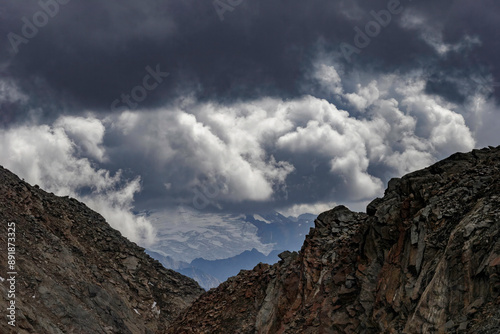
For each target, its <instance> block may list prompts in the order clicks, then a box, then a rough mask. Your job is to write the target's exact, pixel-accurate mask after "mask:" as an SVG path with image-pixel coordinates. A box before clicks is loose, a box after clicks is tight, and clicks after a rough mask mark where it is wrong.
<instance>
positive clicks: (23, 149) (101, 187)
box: [0, 117, 154, 244]
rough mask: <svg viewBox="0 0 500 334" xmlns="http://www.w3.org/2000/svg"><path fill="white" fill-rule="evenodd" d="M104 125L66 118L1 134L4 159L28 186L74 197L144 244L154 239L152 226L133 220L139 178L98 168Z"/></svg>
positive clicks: (13, 129) (102, 151)
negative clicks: (53, 122) (130, 177)
mask: <svg viewBox="0 0 500 334" xmlns="http://www.w3.org/2000/svg"><path fill="white" fill-rule="evenodd" d="M103 135H104V127H103V125H102V123H101V122H100V121H99V120H97V119H95V118H72V117H62V118H60V119H59V120H58V121H57V122H56V123H55V124H54V125H53V126H47V125H32V126H19V127H13V128H10V129H8V130H0V161H2V164H4V166H5V167H6V168H8V169H10V170H12V171H14V172H15V173H17V174H18V175H19V176H20V177H22V178H24V179H25V180H26V181H27V182H30V183H32V184H38V185H39V186H40V187H42V188H43V189H45V190H47V191H50V192H54V193H55V194H56V195H59V196H72V197H75V198H77V199H79V200H81V201H83V202H84V203H86V204H87V205H88V206H89V207H90V208H92V209H94V210H96V211H98V212H99V213H101V214H102V215H103V216H104V217H105V218H106V219H107V221H108V222H109V223H110V224H111V226H113V227H114V228H116V229H118V230H119V231H121V232H122V234H123V235H124V236H126V237H127V238H129V239H130V240H132V241H135V242H138V243H140V244H149V243H151V242H153V241H154V231H153V228H152V226H151V224H150V223H149V222H148V221H147V220H146V219H145V218H142V217H135V216H134V215H133V214H132V212H131V209H132V208H133V206H132V203H133V199H134V194H135V193H137V192H139V191H140V189H141V185H140V177H137V178H135V179H133V180H124V179H123V178H122V175H121V171H117V172H116V173H114V174H112V173H110V172H109V171H107V170H105V169H101V168H98V167H96V166H95V164H94V163H93V162H92V160H90V159H95V160H97V161H102V159H103V157H104V154H105V152H104V151H105V150H104V147H103V146H102V139H103Z"/></svg>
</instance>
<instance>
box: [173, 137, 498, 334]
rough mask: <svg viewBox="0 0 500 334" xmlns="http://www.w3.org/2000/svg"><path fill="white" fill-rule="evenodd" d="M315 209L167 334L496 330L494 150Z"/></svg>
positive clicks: (458, 156)
mask: <svg viewBox="0 0 500 334" xmlns="http://www.w3.org/2000/svg"><path fill="white" fill-rule="evenodd" d="M367 212H368V214H364V213H354V212H351V211H349V210H348V209H347V208H345V207H342V206H340V207H336V208H335V209H333V210H331V211H328V212H325V213H322V214H321V215H319V217H318V218H317V220H316V227H315V228H314V229H311V232H310V233H309V235H308V236H307V238H306V240H305V242H304V245H303V247H302V249H301V251H300V252H299V253H286V254H283V255H282V260H281V261H280V262H279V263H278V264H276V265H273V266H268V265H259V266H257V267H256V268H255V269H254V270H252V271H242V272H241V273H240V274H239V275H238V276H236V277H233V278H231V279H229V280H228V281H227V282H225V283H223V284H222V285H221V286H219V287H218V288H217V289H213V290H211V291H209V292H208V293H206V294H204V295H202V296H201V297H200V298H199V299H198V300H197V301H196V302H195V303H194V304H193V305H192V306H191V307H190V308H188V309H187V310H186V311H185V312H183V313H182V314H181V315H180V317H179V318H178V319H177V320H176V321H175V323H174V324H173V326H171V327H170V328H169V330H168V331H167V332H168V333H175V334H178V333H273V334H274V333H455V332H458V333H461V332H462V333H497V332H498V329H499V328H500V295H499V293H500V147H498V148H490V149H483V150H475V151H473V152H471V153H468V154H455V155H453V156H451V157H450V158H448V159H446V160H444V161H442V162H439V163H437V164H435V165H433V166H431V167H429V168H426V169H424V170H421V171H418V172H415V173H411V174H409V175H407V176H405V177H403V178H401V179H393V180H391V182H389V187H388V189H387V190H386V193H385V196H384V197H383V198H382V199H376V200H375V201H373V202H372V203H371V204H370V205H369V206H368V208H367Z"/></svg>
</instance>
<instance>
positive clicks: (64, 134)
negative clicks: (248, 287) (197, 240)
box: [0, 0, 500, 243]
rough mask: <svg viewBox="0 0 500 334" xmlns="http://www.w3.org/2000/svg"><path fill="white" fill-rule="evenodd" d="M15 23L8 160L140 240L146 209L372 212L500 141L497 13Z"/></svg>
mask: <svg viewBox="0 0 500 334" xmlns="http://www.w3.org/2000/svg"><path fill="white" fill-rule="evenodd" d="M0 19H1V20H0V36H1V38H2V40H1V43H2V44H1V48H0V165H3V166H5V167H6V168H9V169H10V170H11V171H13V172H14V173H16V174H18V175H19V176H20V177H22V178H24V179H26V180H27V181H28V182H31V183H34V184H39V185H40V186H41V187H43V188H44V189H46V190H48V191H52V192H54V193H56V194H58V195H70V196H73V197H76V198H78V199H81V200H83V201H84V202H85V203H86V204H87V205H89V206H90V207H91V208H93V209H95V210H97V211H99V212H100V213H102V214H103V215H104V216H105V218H106V219H108V221H110V223H111V225H112V226H114V227H116V228H118V229H119V230H120V231H121V232H122V233H123V234H124V235H125V236H127V237H129V238H130V239H132V240H133V241H138V242H142V243H147V242H149V241H150V240H152V239H153V238H154V234H155V231H154V227H153V226H152V225H151V223H150V222H149V221H148V219H147V216H145V215H140V216H138V215H135V214H134V213H137V212H139V211H144V210H167V211H168V210H170V211H172V212H174V211H176V210H178V209H179V207H190V208H191V209H193V210H198V211H200V212H218V213H252V212H263V211H268V210H278V211H279V212H282V213H284V214H287V215H298V214H301V213H305V212H312V213H315V214H317V213H320V212H322V211H324V210H327V209H329V208H331V207H333V206H334V205H336V204H345V205H347V206H349V207H350V208H353V209H355V210H363V209H364V207H365V205H366V203H368V202H369V201H370V200H372V199H373V198H375V197H377V196H382V195H383V192H384V189H385V186H386V184H387V181H388V180H389V179H390V178H392V177H399V176H402V175H404V174H405V173H408V172H411V171H414V170H417V169H420V168H423V167H426V166H429V165H430V164H432V163H433V162H436V161H438V160H440V159H443V158H445V157H447V156H449V155H451V154H453V153H455V152H457V151H462V152H466V151H470V150H472V149H474V148H481V147H484V146H488V145H492V146H497V145H499V144H500V135H499V132H498V129H499V128H500V120H499V119H500V117H499V116H500V107H499V99H500V68H499V66H498V59H500V45H499V43H500V36H499V35H500V3H499V2H498V1H493V0H478V1H466V0H455V1H444V0H433V1H426V0H419V1H417V0H414V1H411V0H401V1H398V0H380V1H379V0H375V1H374V0H370V1H368V0H358V1H356V0H349V1H348V0H315V1H310V2H305V1H298V0H287V1H283V0H276V1H269V0H215V1H203V2H202V1H194V0H182V1H180V0H162V1H155V0H148V1H138V0H120V1H117V0H115V1H97V0H87V1H82V0H40V1H33V0H25V1H17V0H4V1H2V2H1V3H0ZM148 240H149V241H148Z"/></svg>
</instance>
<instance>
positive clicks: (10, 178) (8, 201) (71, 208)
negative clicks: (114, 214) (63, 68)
mask: <svg viewBox="0 0 500 334" xmlns="http://www.w3.org/2000/svg"><path fill="white" fill-rule="evenodd" d="M12 223H14V224H12ZM9 224H11V226H14V225H15V246H16V247H15V260H16V263H15V271H16V272H17V275H15V279H16V281H15V283H16V284H15V298H13V299H14V300H15V302H16V304H15V305H16V308H17V314H16V322H15V325H16V327H11V326H10V325H8V324H7V320H6V318H5V315H6V314H7V311H6V307H4V306H5V305H7V304H6V302H9V303H10V300H12V299H10V298H9V297H8V293H7V292H8V290H9V289H10V282H9V281H7V280H6V279H8V278H9V277H10V276H9V275H8V274H7V272H9V271H11V270H8V268H7V267H6V266H7V264H8V261H7V256H8V252H7V249H6V248H7V247H6V246H7V236H8V234H7V232H8V230H7V229H8V225H9ZM0 228H1V229H2V231H1V232H0V245H1V250H0V277H1V278H0V281H1V283H0V295H1V297H0V300H2V318H3V320H2V321H1V322H0V332H1V333H16V334H19V333H44V334H46V333H47V334H48V333H81V334H92V333H120V334H124V333H158V332H162V331H165V329H166V327H167V326H168V325H169V324H170V323H171V321H172V320H174V319H175V318H176V317H177V315H178V314H179V312H180V311H181V310H182V309H184V308H186V307H187V306H188V305H189V304H190V303H191V302H192V301H193V300H194V299H195V298H197V297H198V296H199V295H200V294H201V293H202V292H203V290H202V289H201V288H200V287H199V286H198V284H196V283H195V282H194V281H193V280H191V279H189V278H187V277H184V276H182V275H180V274H178V273H176V272H174V271H172V270H167V269H165V268H163V267H162V266H161V264H160V263H159V262H157V261H155V260H153V259H151V258H150V257H149V256H148V255H146V254H145V253H144V249H143V248H140V247H138V246H137V245H136V244H134V243H131V242H129V241H128V240H126V239H125V238H124V237H122V236H121V234H120V233H119V232H118V231H116V230H114V229H112V228H111V227H110V226H109V225H108V224H107V223H106V222H105V220H104V219H103V218H102V217H101V216H100V215H99V214H97V213H95V212H93V211H92V210H90V209H89V208H87V207H86V206H85V205H84V204H82V203H80V202H78V201H76V200H74V199H70V198H61V197H57V196H55V195H53V194H47V193H46V192H44V191H42V190H40V189H38V187H36V186H35V187H32V186H30V185H29V184H27V183H25V182H23V181H21V180H19V179H18V178H17V177H16V176H15V175H13V174H12V173H10V172H8V171H7V170H5V169H3V168H1V167H0ZM11 241H12V240H11Z"/></svg>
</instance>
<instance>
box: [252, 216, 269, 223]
mask: <svg viewBox="0 0 500 334" xmlns="http://www.w3.org/2000/svg"><path fill="white" fill-rule="evenodd" d="M253 219H255V220H260V221H262V222H264V223H266V224H272V223H271V222H270V221H269V220H267V219H266V218H264V217H262V216H261V215H253Z"/></svg>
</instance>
